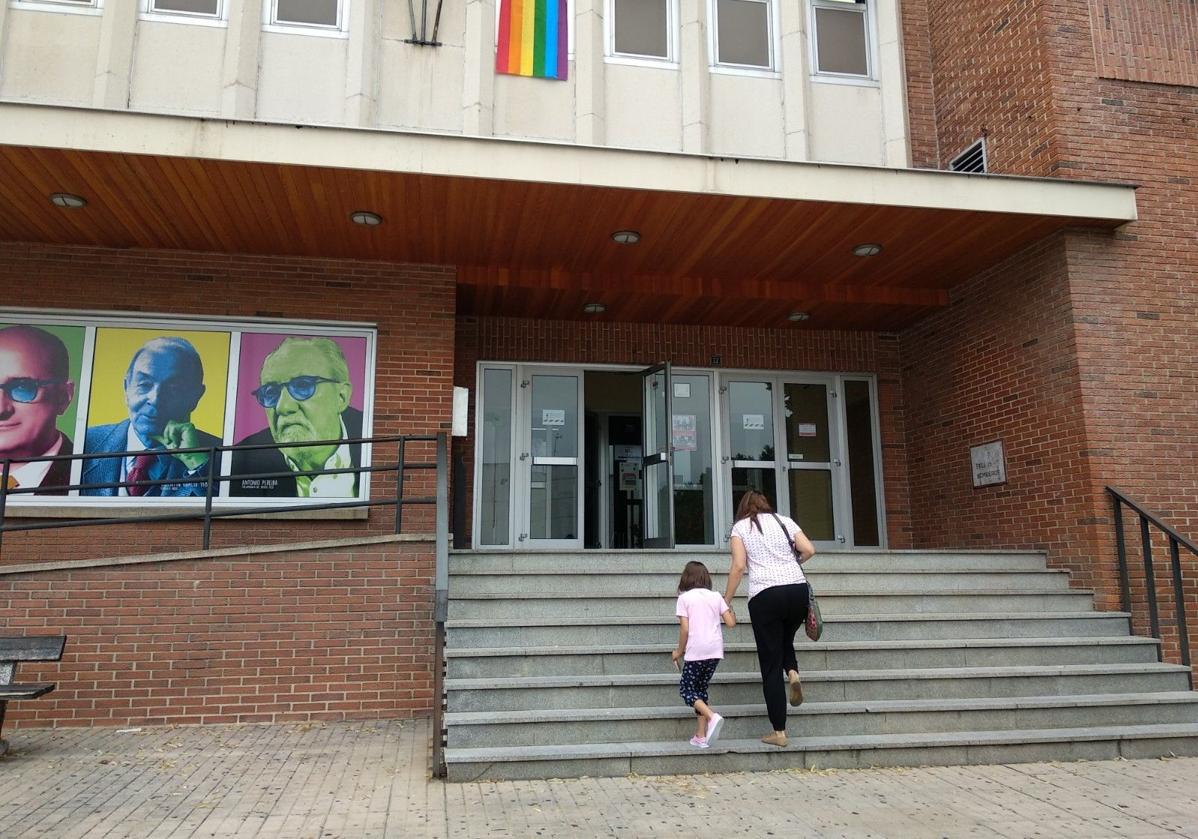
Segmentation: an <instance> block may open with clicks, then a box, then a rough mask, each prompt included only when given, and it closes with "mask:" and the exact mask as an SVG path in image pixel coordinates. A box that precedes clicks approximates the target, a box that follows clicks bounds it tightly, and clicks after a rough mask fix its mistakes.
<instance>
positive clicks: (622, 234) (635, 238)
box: [611, 230, 641, 245]
mask: <svg viewBox="0 0 1198 839" xmlns="http://www.w3.org/2000/svg"><path fill="white" fill-rule="evenodd" d="M611 238H612V241H613V242H618V243H619V244H621V245H635V244H636V243H637V242H639V241H640V240H641V234H640V233H637V232H636V231H635V230H617V231H616V232H615V233H613V234H611Z"/></svg>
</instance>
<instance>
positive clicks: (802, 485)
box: [789, 469, 836, 542]
mask: <svg viewBox="0 0 1198 839" xmlns="http://www.w3.org/2000/svg"><path fill="white" fill-rule="evenodd" d="M789 472H790V474H789V478H790V513H791V515H790V517H791V518H792V519H794V520H795V521H797V522H798V523H799V527H801V528H803V532H804V533H806V534H807V538H808V539H810V540H812V541H813V542H830V541H832V540H833V539H835V538H836V520H835V518H834V516H833V513H832V473H831V472H830V471H827V470H825V469H791V470H789Z"/></svg>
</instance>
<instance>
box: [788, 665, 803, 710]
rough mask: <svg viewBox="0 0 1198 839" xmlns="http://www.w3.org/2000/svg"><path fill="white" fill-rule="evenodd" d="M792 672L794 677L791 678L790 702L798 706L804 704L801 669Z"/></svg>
mask: <svg viewBox="0 0 1198 839" xmlns="http://www.w3.org/2000/svg"><path fill="white" fill-rule="evenodd" d="M792 672H793V673H794V678H793V679H791V680H790V704H791V705H794V706H798V705H802V704H803V683H802V682H801V681H799V671H798V670H794V671H792Z"/></svg>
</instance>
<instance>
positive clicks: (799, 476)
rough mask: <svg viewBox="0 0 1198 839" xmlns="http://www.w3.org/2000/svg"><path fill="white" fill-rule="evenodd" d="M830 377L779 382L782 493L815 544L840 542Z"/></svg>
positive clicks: (837, 443) (838, 473)
mask: <svg viewBox="0 0 1198 839" xmlns="http://www.w3.org/2000/svg"><path fill="white" fill-rule="evenodd" d="M834 387H835V385H834V381H833V380H832V379H830V378H829V379H810V380H804V381H787V382H784V383H783V384H782V416H783V430H784V436H785V439H784V441H783V442H784V447H785V452H786V460H785V462H784V469H785V483H786V496H787V500H788V502H789V510H790V516H791V518H793V519H794V520H795V521H797V522H798V523H799V526H800V527H802V528H803V532H804V533H806V534H807V538H808V539H810V540H811V541H812V542H814V543H815V545H816V546H817V547H818V546H820V545H827V546H832V545H838V544H843V543H844V541H845V538H844V535H843V534H844V529H843V526H842V524H841V523H840V522H839V521H838V517H839V515H840V511H841V507H842V504H841V495H840V494H839V491H840V487H841V484H842V479H843V470H842V468H841V467H842V461H841V457H840V451H839V448H840V440H839V435H838V434H836V433H834V429H835V427H836V424H835V421H834V417H835V411H834V405H833V399H834V398H839V397H838V396H837V394H836V391H835V389H834Z"/></svg>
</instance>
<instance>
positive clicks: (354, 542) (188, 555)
mask: <svg viewBox="0 0 1198 839" xmlns="http://www.w3.org/2000/svg"><path fill="white" fill-rule="evenodd" d="M435 540H436V536H435V534H432V533H401V534H399V535H398V536H397V535H395V534H388V535H385V536H355V537H351V538H342V539H321V540H318V541H312V542H290V543H288V544H285V545H245V546H241V547H232V548H210V549H209V550H206V551H205V550H198V551H180V552H177V553H158V554H142V555H139V556H118V557H103V558H100V559H68V560H61V561H58V562H27V563H21V564H19V565H3V564H0V577H8V576H13V575H15V574H35V573H38V572H41V571H75V570H77V569H80V568H106V567H111V566H120V565H148V564H151V563H156V562H179V561H181V560H187V559H223V558H226V557H231V556H254V555H262V554H274V553H287V552H294V551H319V550H339V549H342V548H354V547H360V546H362V545H382V544H387V543H390V542H412V543H421V542H428V543H432V542H434V541H435Z"/></svg>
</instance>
